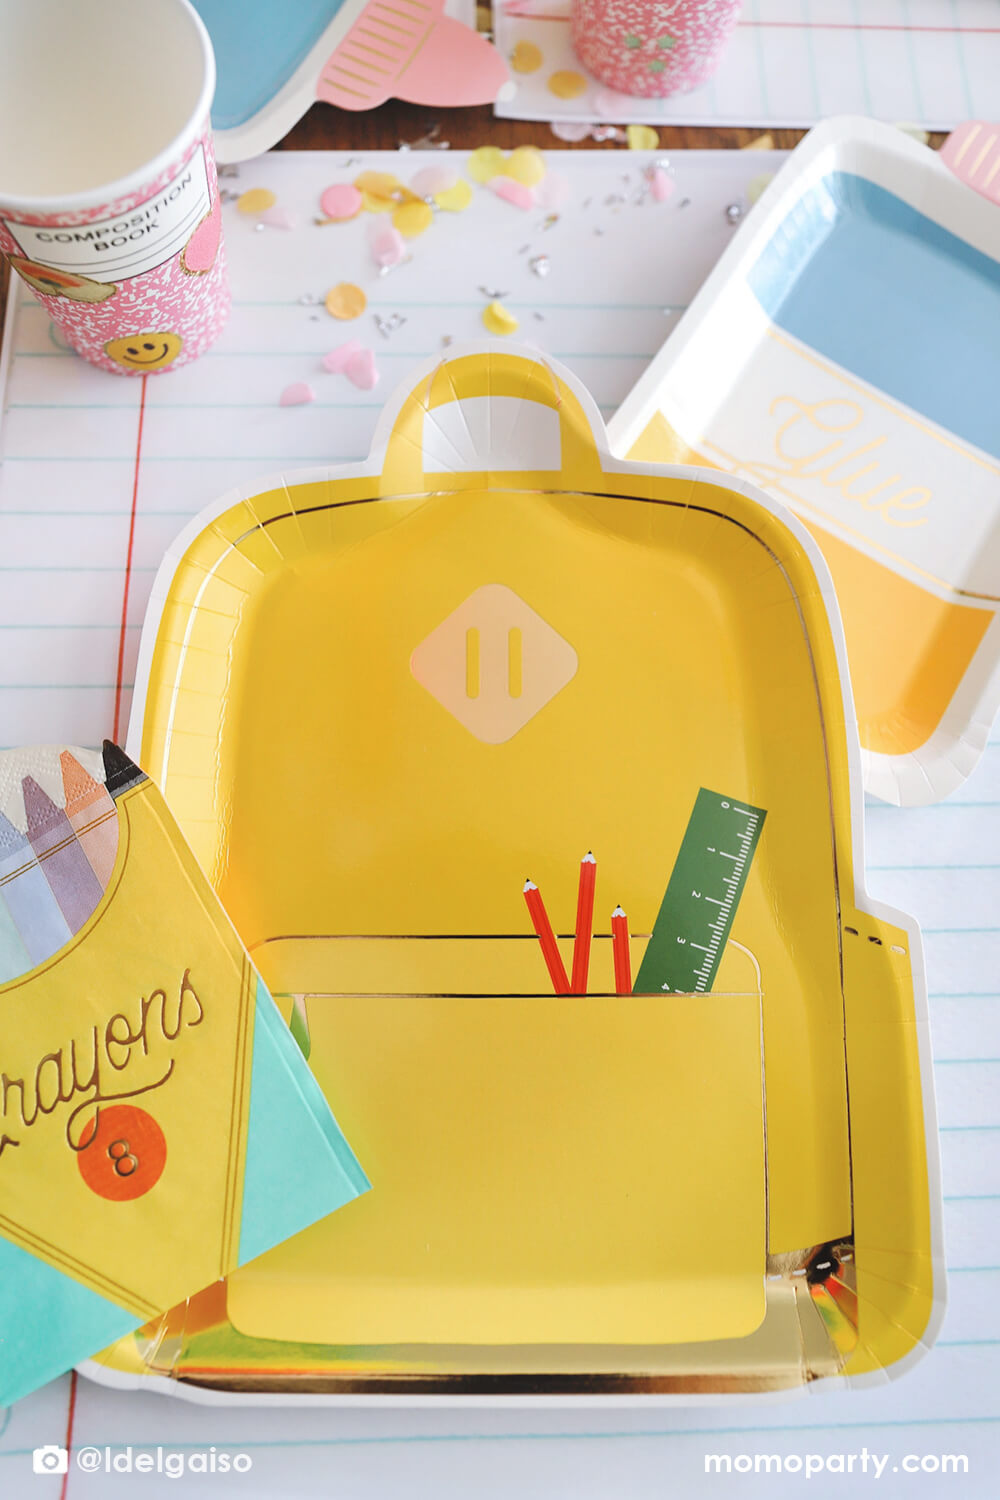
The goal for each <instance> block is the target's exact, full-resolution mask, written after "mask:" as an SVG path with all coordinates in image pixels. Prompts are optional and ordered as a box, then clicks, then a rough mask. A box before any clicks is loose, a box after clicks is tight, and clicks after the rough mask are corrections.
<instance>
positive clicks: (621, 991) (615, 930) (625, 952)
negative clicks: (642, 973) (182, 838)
mask: <svg viewBox="0 0 1000 1500" xmlns="http://www.w3.org/2000/svg"><path fill="white" fill-rule="evenodd" d="M611 946H612V948H613V949H614V955H615V994H616V995H631V993H632V955H631V951H630V949H629V938H628V917H627V916H626V915H625V913H624V912H623V911H622V909H621V907H620V906H616V907H615V909H614V911H613V912H612V913H611Z"/></svg>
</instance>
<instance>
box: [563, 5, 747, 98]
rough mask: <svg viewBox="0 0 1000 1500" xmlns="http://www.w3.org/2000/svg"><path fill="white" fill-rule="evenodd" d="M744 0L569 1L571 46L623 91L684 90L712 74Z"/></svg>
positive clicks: (661, 93)
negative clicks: (570, 7)
mask: <svg viewBox="0 0 1000 1500" xmlns="http://www.w3.org/2000/svg"><path fill="white" fill-rule="evenodd" d="M742 8H743V0H573V3H572V32H573V48H574V50H575V52H576V55H577V57H578V58H579V59H580V61H581V62H582V63H583V65H584V67H585V68H587V69H588V70H589V71H590V72H591V73H593V75H594V77H595V78H599V79H600V80H601V82H602V83H606V84H607V85H608V87H609V88H612V89H616V90H617V91H618V93H621V94H632V95H638V96H639V97H640V98H646V99H649V98H664V97H666V95H668V94H686V93H689V92H690V90H691V89H696V88H697V87H698V86H699V84H702V83H704V82H705V80H706V78H709V77H711V75H712V74H713V73H714V72H715V69H716V68H717V67H718V64H719V59H720V57H721V55H722V49H723V47H724V46H725V43H726V41H727V39H728V37H729V35H730V33H731V32H732V31H733V29H734V27H735V26H736V22H737V21H738V19H739V14H740V11H741V10H742Z"/></svg>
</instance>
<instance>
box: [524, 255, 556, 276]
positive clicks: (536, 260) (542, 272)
mask: <svg viewBox="0 0 1000 1500" xmlns="http://www.w3.org/2000/svg"><path fill="white" fill-rule="evenodd" d="M528 265H529V267H530V269H531V270H532V271H533V272H534V274H535V275H536V276H547V275H548V274H549V272H550V271H551V269H552V266H551V265H550V263H549V257H548V256H547V255H533V256H532V257H531V259H530V260H529V261H528Z"/></svg>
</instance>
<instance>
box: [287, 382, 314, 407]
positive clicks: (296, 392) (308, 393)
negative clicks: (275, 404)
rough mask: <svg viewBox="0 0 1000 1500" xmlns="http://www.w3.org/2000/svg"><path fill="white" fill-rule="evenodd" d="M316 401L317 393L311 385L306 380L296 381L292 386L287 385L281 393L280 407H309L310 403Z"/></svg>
mask: <svg viewBox="0 0 1000 1500" xmlns="http://www.w3.org/2000/svg"><path fill="white" fill-rule="evenodd" d="M315 400H316V392H315V391H314V390H313V388H312V386H311V385H307V383H306V382H305V381H304V380H296V381H295V382H294V383H293V384H292V385H286V386H285V389H284V390H283V391H282V393H281V399H280V401H279V405H280V406H308V405H309V402H310V401H315Z"/></svg>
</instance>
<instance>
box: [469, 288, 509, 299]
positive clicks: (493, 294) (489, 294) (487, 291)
mask: <svg viewBox="0 0 1000 1500" xmlns="http://www.w3.org/2000/svg"><path fill="white" fill-rule="evenodd" d="M476 290H477V291H479V292H481V293H482V295H483V296H484V297H485V298H486V300H487V302H502V301H503V299H504V297H509V296H510V292H500V291H497V289H496V288H495V287H489V286H480V287H477V288H476Z"/></svg>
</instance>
